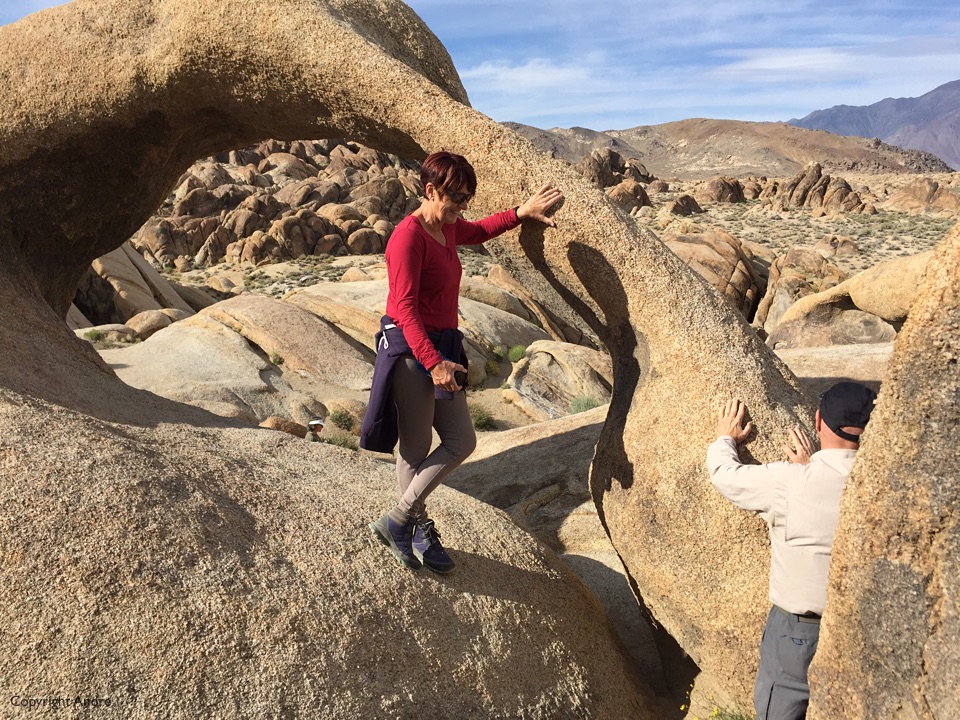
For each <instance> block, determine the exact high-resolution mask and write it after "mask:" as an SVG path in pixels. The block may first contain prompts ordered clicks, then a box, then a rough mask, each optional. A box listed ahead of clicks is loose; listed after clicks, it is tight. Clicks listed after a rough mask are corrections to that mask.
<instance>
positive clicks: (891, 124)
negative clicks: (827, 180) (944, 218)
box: [789, 80, 960, 170]
mask: <svg viewBox="0 0 960 720" xmlns="http://www.w3.org/2000/svg"><path fill="white" fill-rule="evenodd" d="M789 123H790V125H794V126H796V127H801V128H806V129H808V130H826V131H827V132H831V133H835V134H837V135H855V136H859V137H866V138H878V139H880V140H882V141H884V142H887V143H891V144H893V145H898V146H900V147H902V148H909V149H913V150H925V151H926V152H929V153H932V154H934V155H936V156H937V157H939V158H941V159H943V160H944V161H945V162H946V163H947V164H948V165H950V167H952V168H953V169H954V170H960V80H954V81H953V82H948V83H946V84H944V85H941V86H939V87H937V88H934V89H933V90H931V91H930V92H928V93H926V94H925V95H921V96H920V97H917V98H886V99H885V100H881V101H880V102H875V103H873V104H872V105H865V106H857V107H854V106H850V105H835V106H834V107H832V108H828V109H826V110H815V111H814V112H812V113H810V114H809V115H807V116H805V117H802V118H800V119H793V120H790V121H789Z"/></svg>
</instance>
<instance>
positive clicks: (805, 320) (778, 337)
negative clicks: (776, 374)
mask: <svg viewBox="0 0 960 720" xmlns="http://www.w3.org/2000/svg"><path fill="white" fill-rule="evenodd" d="M931 253H932V251H931V252H925V253H919V254H917V255H912V256H909V257H905V258H893V259H891V260H887V261H885V262H882V263H879V264H877V265H874V266H873V267H872V268H870V269H869V270H864V271H863V272H860V273H857V274H856V275H854V276H853V277H851V278H849V279H847V280H845V281H843V282H842V283H840V284H839V285H836V286H834V287H832V288H829V289H828V290H824V291H822V292H819V293H815V294H813V295H807V296H805V297H803V298H801V299H800V300H798V301H797V302H796V303H794V304H793V305H792V306H790V307H789V308H788V309H787V310H786V311H785V312H784V313H783V315H782V316H781V318H780V321H779V323H778V324H777V326H776V327H775V328H774V330H773V332H771V333H770V336H769V338H768V342H769V344H770V345H771V346H772V347H775V348H796V347H804V346H807V347H810V346H824V345H850V344H856V343H876V342H890V341H892V340H893V338H894V337H895V336H896V333H897V330H898V329H899V328H900V325H901V324H902V323H903V321H904V319H906V317H907V313H908V312H909V310H910V306H911V305H912V304H913V301H914V298H915V297H916V290H917V287H918V285H919V281H920V279H921V277H922V276H923V271H924V268H925V267H926V265H927V262H928V261H929V259H930V255H931Z"/></svg>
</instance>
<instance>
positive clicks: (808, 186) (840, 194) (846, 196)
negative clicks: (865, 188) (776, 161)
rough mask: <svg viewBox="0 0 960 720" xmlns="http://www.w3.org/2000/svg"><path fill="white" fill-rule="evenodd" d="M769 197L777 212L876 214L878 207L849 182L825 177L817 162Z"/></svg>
mask: <svg viewBox="0 0 960 720" xmlns="http://www.w3.org/2000/svg"><path fill="white" fill-rule="evenodd" d="M763 196H764V194H763V193H762V194H761V197H763ZM767 197H768V198H770V199H771V204H772V207H773V208H774V209H775V210H784V209H790V208H806V209H810V210H815V211H817V212H828V211H838V212H854V213H868V214H869V213H876V208H874V207H873V206H872V205H870V204H869V203H866V202H864V201H863V199H862V198H861V197H860V194H859V193H857V192H854V190H853V189H852V188H851V187H850V185H849V183H847V181H846V180H844V179H843V178H841V177H831V176H830V175H825V174H824V173H823V168H822V167H821V166H820V163H816V162H814V163H810V164H808V165H807V166H806V167H805V168H804V169H803V171H802V172H800V173H797V174H796V175H795V176H794V177H793V178H792V179H791V180H789V181H787V182H785V183H783V184H778V185H777V187H776V190H775V192H771V193H770V194H768V195H767Z"/></svg>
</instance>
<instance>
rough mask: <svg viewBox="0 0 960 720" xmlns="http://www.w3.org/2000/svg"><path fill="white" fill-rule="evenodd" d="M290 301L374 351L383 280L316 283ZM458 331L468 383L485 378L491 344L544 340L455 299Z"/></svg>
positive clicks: (535, 330) (498, 314)
mask: <svg viewBox="0 0 960 720" xmlns="http://www.w3.org/2000/svg"><path fill="white" fill-rule="evenodd" d="M284 300H285V302H288V303H292V304H294V305H297V306H299V307H302V308H304V309H306V310H309V311H310V312H311V313H314V314H316V315H318V316H319V317H322V318H324V319H325V320H327V321H328V322H330V323H331V324H333V325H336V326H337V328H338V329H340V330H342V331H343V332H345V333H347V334H348V335H350V337H352V338H354V339H355V340H357V341H358V342H359V343H362V344H363V345H364V346H366V347H368V348H370V349H371V350H373V349H374V335H375V334H376V333H377V331H378V330H379V329H380V318H381V317H383V313H384V311H385V308H386V305H387V281H386V280H371V281H369V282H363V283H321V284H317V285H312V286H310V287H306V288H303V289H300V290H295V291H293V292H291V293H289V294H288V295H287V296H286V297H285V298H284ZM460 330H461V331H462V332H463V335H464V346H465V350H466V352H467V359H468V360H469V361H470V365H469V368H468V370H469V382H470V384H471V385H479V384H481V383H482V382H483V381H484V380H486V378H487V374H486V370H485V367H484V366H485V364H486V361H487V360H492V359H493V357H494V356H493V348H495V347H497V346H506V347H512V346H514V345H524V346H526V345H530V344H531V343H533V342H535V341H537V340H545V339H547V338H548V337H549V336H548V335H547V333H545V332H544V331H543V330H541V329H540V328H539V327H537V326H536V325H534V324H533V323H530V322H528V321H526V320H523V319H521V318H520V317H518V316H517V315H515V314H513V313H511V312H508V311H505V310H501V309H499V308H496V307H493V306H491V305H487V304H485V303H482V302H476V301H474V300H471V299H470V298H468V297H461V298H460Z"/></svg>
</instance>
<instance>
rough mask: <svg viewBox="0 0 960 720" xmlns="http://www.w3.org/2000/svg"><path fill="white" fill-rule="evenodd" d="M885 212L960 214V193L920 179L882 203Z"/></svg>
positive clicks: (926, 179) (933, 181) (928, 180)
mask: <svg viewBox="0 0 960 720" xmlns="http://www.w3.org/2000/svg"><path fill="white" fill-rule="evenodd" d="M880 206H881V207H882V208H884V209H885V210H896V211H899V212H908V213H945V214H953V213H956V212H960V193H956V192H954V191H952V190H950V189H949V188H947V187H943V186H941V185H940V183H938V182H937V181H936V180H931V179H930V178H919V179H917V180H916V181H915V182H913V183H911V184H910V185H908V186H907V187H905V188H903V190H901V191H900V192H897V193H894V194H893V195H891V196H890V197H889V198H887V199H886V200H884V201H883V202H882V203H880Z"/></svg>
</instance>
